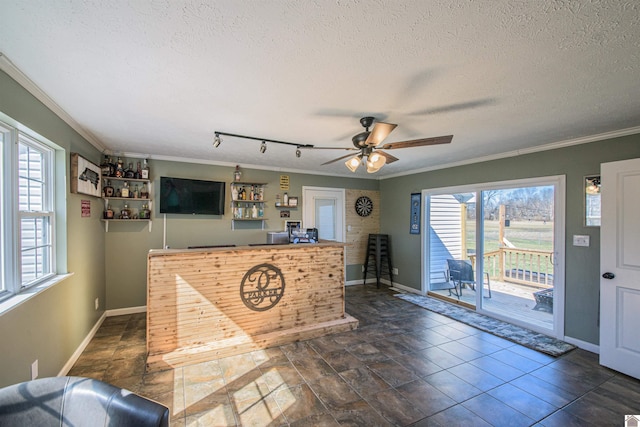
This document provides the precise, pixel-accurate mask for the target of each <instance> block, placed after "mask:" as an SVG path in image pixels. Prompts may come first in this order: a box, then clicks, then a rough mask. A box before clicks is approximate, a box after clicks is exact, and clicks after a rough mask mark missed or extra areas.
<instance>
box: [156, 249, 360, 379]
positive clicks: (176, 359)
mask: <svg viewBox="0 0 640 427" xmlns="http://www.w3.org/2000/svg"><path fill="white" fill-rule="evenodd" d="M263 263H268V264H272V265H274V266H276V267H277V268H279V269H280V270H281V272H282V275H283V277H284V281H285V290H284V294H283V296H282V299H281V300H280V301H279V302H278V304H276V305H275V306H274V307H273V308H271V309H269V310H267V311H254V310H251V309H249V308H248V307H246V306H245V305H244V303H243V302H242V300H241V298H240V284H241V282H242V279H243V277H244V275H245V273H246V272H247V271H248V270H249V269H251V268H252V267H254V266H256V265H259V264H263ZM147 277H148V301H147V351H148V357H147V369H148V370H156V369H167V368H169V367H176V366H184V365H188V364H193V363H198V362H201V361H205V360H211V359H216V358H220V357H226V356H229V355H233V354H239V353H243V352H246V351H251V350H254V349H256V348H265V347H269V346H273V345H281V344H283V343H286V342H292V341H296V340H300V339H307V338H311V337H315V336H320V335H325V334H327V333H333V332H341V331H345V330H349V329H354V328H355V327H356V326H357V320H356V319H354V318H353V317H351V316H349V315H347V314H346V313H345V308H344V247H343V246H342V245H337V244H333V245H323V244H317V245H285V246H278V247H273V246H269V247H267V246H262V247H260V246H259V247H246V248H241V247H240V248H234V249H228V248H225V249H222V248H218V249H208V250H182V251H180V250H175V251H171V250H166V251H152V252H150V253H149V257H148V274H147Z"/></svg>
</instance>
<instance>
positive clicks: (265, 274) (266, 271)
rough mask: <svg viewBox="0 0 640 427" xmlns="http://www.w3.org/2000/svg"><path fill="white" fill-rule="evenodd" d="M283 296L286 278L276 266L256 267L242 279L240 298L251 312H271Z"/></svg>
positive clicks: (262, 265)
mask: <svg viewBox="0 0 640 427" xmlns="http://www.w3.org/2000/svg"><path fill="white" fill-rule="evenodd" d="M282 295H284V276H283V275H282V272H281V271H280V269H279V268H278V267H276V266H275V265H271V264H259V265H256V266H255V267H253V268H251V269H250V270H249V271H247V273H246V274H245V275H244V277H243V278H242V283H241V284H240V298H241V299H242V302H243V303H244V305H246V306H247V308H249V309H251V310H254V311H266V310H269V309H271V308H273V307H274V306H275V305H276V304H278V302H279V301H280V299H281V298H282Z"/></svg>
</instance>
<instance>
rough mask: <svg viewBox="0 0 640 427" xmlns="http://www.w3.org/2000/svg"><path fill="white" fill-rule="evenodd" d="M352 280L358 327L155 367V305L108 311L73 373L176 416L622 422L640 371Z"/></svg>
mask: <svg viewBox="0 0 640 427" xmlns="http://www.w3.org/2000/svg"><path fill="white" fill-rule="evenodd" d="M392 295H393V293H392V292H391V291H389V290H388V289H386V288H384V289H380V290H378V289H375V287H371V286H368V287H363V286H350V287H348V288H347V312H348V313H349V314H351V315H353V316H355V317H356V318H358V319H359V320H360V327H359V328H358V329H357V330H354V331H351V332H346V333H340V334H335V335H328V336H324V337H321V338H317V339H313V340H309V341H303V342H299V343H294V344H289V345H284V346H281V347H277V348H271V349H267V350H263V351H256V352H253V353H247V354H242V355H239V356H233V357H228V358H225V359H220V360H214V361H211V362H206V363H200V364H198V365H193V366H188V367H184V368H178V369H174V370H167V371H162V372H153V373H145V369H144V367H145V315H144V314H134V315H127V316H117V317H109V318H107V319H106V320H105V321H104V323H103V325H102V326H101V327H100V329H99V331H98V332H97V334H96V336H95V337H94V338H93V340H92V341H91V343H90V344H89V345H88V346H87V348H86V350H85V351H84V352H83V353H82V355H81V357H80V358H79V359H78V361H77V363H76V364H75V365H74V367H73V368H72V369H71V371H70V372H69V375H80V376H87V377H92V378H97V379H101V380H103V381H106V382H109V383H112V384H115V385H118V386H121V387H124V388H127V389H129V390H132V391H134V392H137V393H139V394H141V395H143V396H147V397H149V398H151V399H154V400H157V401H159V402H162V403H163V404H165V405H167V406H168V407H169V408H170V409H171V414H172V416H171V418H172V420H171V425H173V426H182V425H189V426H240V425H241V426H338V425H349V426H392V425H395V426H490V425H493V426H510V427H511V426H529V425H536V426H607V425H611V426H621V425H623V424H624V415H626V414H640V381H637V380H634V379H631V378H629V377H626V376H624V375H622V374H618V373H616V372H614V371H611V370H609V369H606V368H603V367H601V366H599V365H598V363H597V360H598V358H597V355H595V354H592V353H589V352H587V351H584V350H575V351H573V352H571V353H569V354H567V355H565V356H563V357H560V358H557V359H556V358H553V357H550V356H547V355H544V354H542V353H538V352H535V351H533V350H530V349H527V348H525V347H521V346H519V345H516V344H514V343H512V342H510V341H505V340H503V339H501V338H498V337H495V336H493V335H491V334H488V333H485V332H482V331H479V330H477V329H474V328H472V327H469V326H467V325H465V324H462V323H459V322H457V321H454V320H451V319H449V318H447V317H443V316H441V315H438V314H436V313H432V312H430V311H427V310H425V309H422V308H420V307H417V306H414V305H412V304H410V303H407V302H405V301H402V300H400V299H398V298H394V297H393V296H392Z"/></svg>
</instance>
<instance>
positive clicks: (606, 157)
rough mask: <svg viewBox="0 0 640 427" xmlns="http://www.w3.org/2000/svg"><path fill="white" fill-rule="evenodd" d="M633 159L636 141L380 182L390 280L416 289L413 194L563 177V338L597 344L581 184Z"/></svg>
mask: <svg viewBox="0 0 640 427" xmlns="http://www.w3.org/2000/svg"><path fill="white" fill-rule="evenodd" d="M636 157H640V135H632V136H628V137H623V138H616V139H611V140H606V141H599V142H593V143H589V144H582V145H575V146H571V147H567V148H561V149H556V150H549V151H542V152H538V153H533V154H527V155H522V156H517V157H509V158H504V159H500V160H493V161H488V162H482V163H475V164H471V165H466V166H460V167H453V168H448V169H441V170H435V171H431V172H424V173H419V174H414V175H407V176H403V177H398V178H391V179H385V180H382V181H381V182H380V197H381V205H382V212H381V224H380V228H381V233H386V234H389V235H390V237H391V241H392V259H393V263H394V267H397V268H398V272H399V275H398V276H396V277H395V278H394V280H396V281H397V282H398V283H399V284H402V285H404V286H408V287H411V288H415V289H420V280H421V278H420V263H421V260H420V257H421V236H419V235H411V234H409V207H410V206H409V197H410V194H411V193H416V192H420V191H421V190H424V189H431V188H439V187H450V186H457V185H464V184H473V183H482V182H493V181H506V180H512V179H521V178H531V177H539V176H551V175H566V241H565V246H566V253H565V263H566V272H565V274H566V277H565V290H566V293H565V301H566V306H565V335H566V336H569V337H572V338H575V339H579V340H582V341H585V342H588V343H592V344H598V342H599V336H598V335H599V329H598V312H599V300H598V294H599V283H600V282H599V280H600V228H598V227H585V226H584V212H583V209H584V201H583V197H584V184H583V178H584V176H586V175H594V174H596V175H597V174H599V173H600V163H604V162H610V161H616V160H624V159H630V158H636ZM605 185H606V184H605ZM423 228H424V227H423ZM574 234H583V235H588V236H590V237H591V246H589V247H587V248H585V247H575V246H573V245H572V236H573V235H574Z"/></svg>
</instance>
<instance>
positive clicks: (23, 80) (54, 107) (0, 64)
mask: <svg viewBox="0 0 640 427" xmlns="http://www.w3.org/2000/svg"><path fill="white" fill-rule="evenodd" d="M0 70H2V71H4V72H5V73H7V74H8V75H9V77H11V78H12V79H14V80H15V81H16V82H18V84H19V85H20V86H22V87H23V88H25V89H26V90H27V92H29V93H30V94H31V95H33V96H34V97H36V99H38V101H40V102H42V103H43V104H44V105H45V106H46V107H47V108H49V109H50V110H51V111H52V112H53V113H54V114H55V115H57V116H58V117H60V118H61V119H62V120H63V121H64V122H65V123H66V124H68V125H69V126H70V127H71V128H72V129H73V130H75V131H76V132H78V133H79V134H80V136H82V137H83V138H84V139H86V140H87V141H89V143H90V144H91V145H93V146H94V147H95V148H97V149H98V150H100V151H105V150H106V147H105V145H104V144H103V143H102V142H101V141H100V140H99V139H98V138H96V137H95V135H93V134H92V133H91V132H89V131H88V130H86V129H84V128H83V127H82V126H80V123H78V122H77V121H76V120H75V119H74V118H73V117H71V116H70V115H69V114H68V113H67V112H66V111H65V110H63V109H62V107H60V106H59V105H58V104H56V102H55V101H54V100H53V99H51V98H50V97H49V95H47V94H46V93H45V92H44V91H43V90H42V89H40V88H39V87H38V85H36V84H35V83H34V82H33V81H32V80H31V79H30V78H29V77H27V75H26V74H24V73H23V72H22V71H20V69H18V67H16V66H15V65H14V64H13V62H11V60H9V58H7V56H6V55H5V54H3V53H2V52H0Z"/></svg>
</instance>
